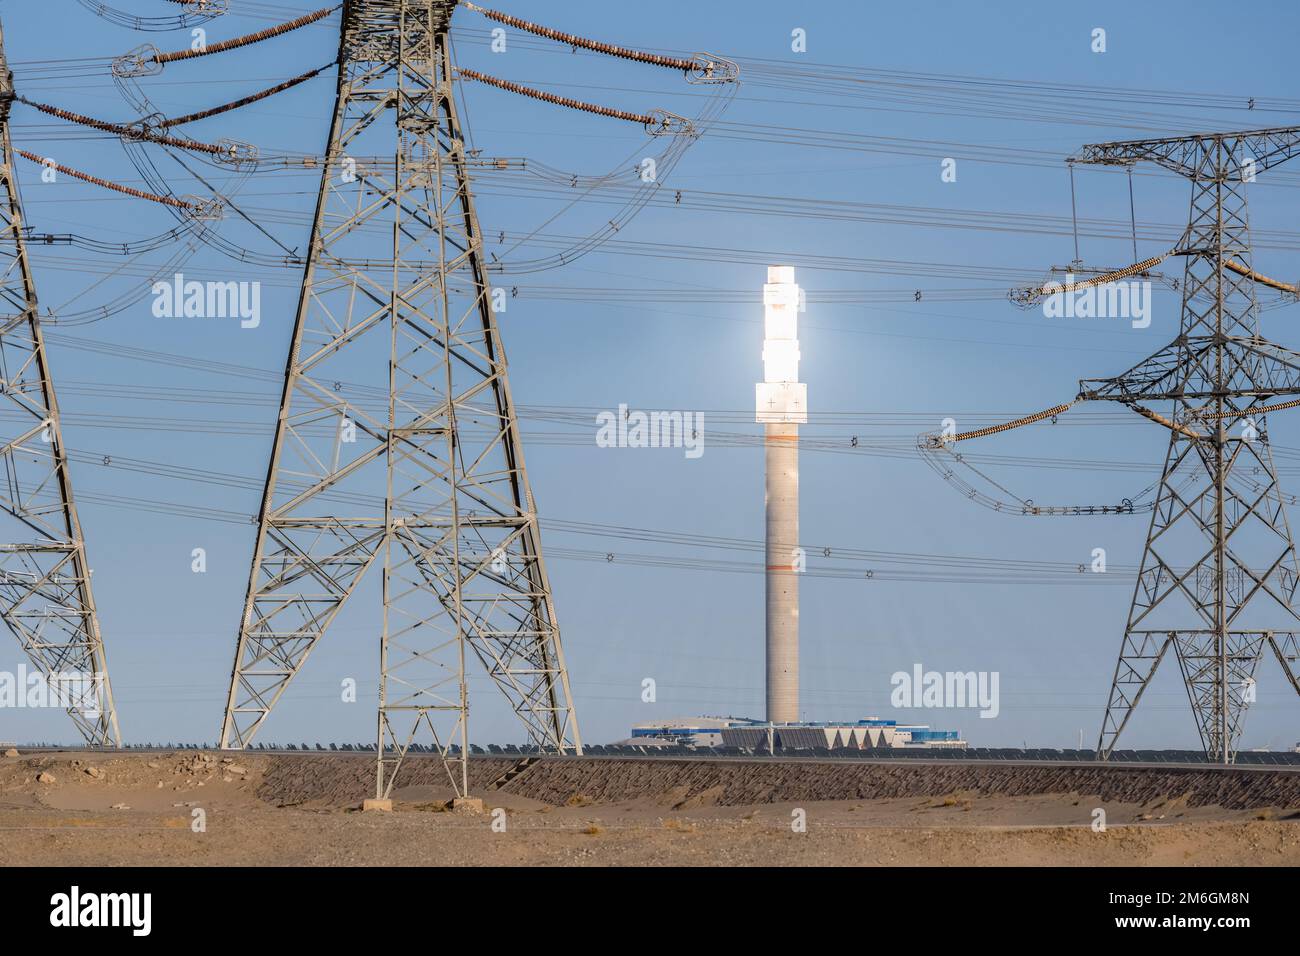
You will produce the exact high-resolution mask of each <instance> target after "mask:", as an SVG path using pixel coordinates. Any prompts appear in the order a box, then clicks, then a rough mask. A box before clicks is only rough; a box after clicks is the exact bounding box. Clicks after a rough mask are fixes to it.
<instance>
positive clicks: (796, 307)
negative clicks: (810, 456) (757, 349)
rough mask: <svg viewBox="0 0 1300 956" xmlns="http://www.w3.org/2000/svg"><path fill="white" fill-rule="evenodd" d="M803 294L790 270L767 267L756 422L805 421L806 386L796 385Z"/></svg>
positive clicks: (756, 392) (785, 267)
mask: <svg viewBox="0 0 1300 956" xmlns="http://www.w3.org/2000/svg"><path fill="white" fill-rule="evenodd" d="M802 304H803V294H802V291H801V290H800V289H799V287H798V286H797V285H795V281H794V267H793V266H768V267H767V284H766V285H764V286H763V331H764V338H763V381H761V382H759V383H758V385H757V386H755V391H754V412H755V415H756V418H757V421H759V422H774V423H784V424H795V425H802V424H804V423H805V422H807V421H808V386H807V385H805V384H804V383H803V382H801V381H799V312H800V308H801V306H802Z"/></svg>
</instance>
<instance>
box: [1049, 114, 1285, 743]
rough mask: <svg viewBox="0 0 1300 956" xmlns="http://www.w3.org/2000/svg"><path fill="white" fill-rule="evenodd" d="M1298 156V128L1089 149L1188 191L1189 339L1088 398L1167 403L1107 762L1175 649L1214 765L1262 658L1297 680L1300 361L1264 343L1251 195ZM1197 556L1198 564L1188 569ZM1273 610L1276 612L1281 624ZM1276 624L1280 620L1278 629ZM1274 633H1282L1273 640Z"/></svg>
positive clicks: (1111, 708)
mask: <svg viewBox="0 0 1300 956" xmlns="http://www.w3.org/2000/svg"><path fill="white" fill-rule="evenodd" d="M1297 154H1300V127H1289V128H1278V129H1263V130H1250V131H1245V132H1235V133H1203V134H1198V135H1194V136H1186V137H1177V138H1170V139H1155V140H1140V141H1131V142H1119V143H1103V144H1100V145H1092V146H1085V147H1084V148H1083V150H1082V151H1081V153H1080V154H1079V155H1077V156H1075V157H1074V161H1075V162H1077V163H1101V164H1109V165H1131V164H1134V163H1137V162H1143V161H1145V162H1153V163H1156V164H1157V165H1160V166H1162V167H1164V168H1165V169H1168V170H1172V171H1173V172H1175V173H1177V174H1179V175H1181V176H1185V177H1187V178H1188V179H1190V180H1191V183H1192V198H1191V212H1190V216H1189V221H1188V225H1187V231H1186V232H1185V233H1184V234H1183V236H1182V238H1181V239H1180V240H1179V243H1178V245H1177V246H1176V247H1175V250H1174V254H1176V255H1182V256H1183V257H1184V260H1185V273H1184V279H1183V284H1182V315H1181V324H1180V328H1179V335H1178V337H1177V338H1176V339H1175V340H1174V341H1173V342H1171V343H1170V344H1169V345H1167V346H1165V347H1164V348H1163V349H1161V350H1160V351H1158V352H1156V353H1155V354H1154V355H1152V356H1150V357H1149V358H1147V359H1145V360H1144V361H1142V362H1140V363H1139V364H1138V365H1136V366H1134V367H1133V368H1131V369H1129V370H1128V371H1127V372H1125V373H1124V374H1122V375H1120V376H1117V377H1115V378H1110V379H1091V380H1084V381H1082V382H1081V383H1080V396H1079V397H1080V398H1081V399H1088V400H1109V401H1116V402H1120V403H1122V404H1125V405H1129V406H1132V407H1137V408H1140V407H1141V406H1139V405H1138V403H1140V402H1165V401H1167V402H1171V403H1172V405H1173V413H1172V414H1171V415H1170V416H1169V419H1168V424H1170V425H1171V426H1172V427H1171V428H1170V439H1169V451H1168V453H1167V455H1166V458H1165V466H1164V473H1163V475H1162V478H1161V481H1160V487H1159V491H1158V494H1157V498H1156V506H1155V509H1154V511H1153V512H1152V518H1151V525H1150V530H1149V532H1148V534H1147V542H1146V548H1145V551H1144V553H1143V557H1142V563H1141V567H1140V571H1139V574H1138V580H1137V586H1136V588H1135V590H1134V595H1133V603H1132V609H1131V610H1130V612H1129V617H1128V624H1127V626H1126V628H1125V631H1124V641H1123V644H1122V645H1121V647H1120V653H1119V661H1118V663H1117V664H1116V668H1115V676H1114V680H1113V682H1112V685H1111V692H1110V700H1109V702H1108V704H1107V707H1106V716H1105V719H1104V722H1103V724H1102V729H1101V735H1100V738H1099V741H1098V752H1099V754H1100V755H1101V756H1102V757H1107V756H1109V754H1110V752H1111V750H1112V749H1113V748H1114V747H1115V743H1116V741H1117V740H1118V738H1119V735H1120V734H1121V733H1122V732H1123V730H1124V728H1125V726H1126V725H1127V724H1128V721H1129V718H1130V717H1131V716H1132V713H1133V709H1134V708H1135V707H1136V706H1137V705H1138V702H1139V701H1140V700H1141V698H1142V695H1143V693H1144V692H1145V691H1146V689H1147V687H1148V686H1149V685H1150V683H1151V680H1152V678H1153V677H1154V675H1155V672H1156V668H1157V667H1158V666H1159V664H1160V662H1161V660H1162V659H1163V658H1164V657H1165V655H1166V654H1167V653H1168V651H1169V649H1170V648H1171V647H1172V648H1173V651H1174V654H1175V656H1176V657H1177V660H1178V663H1179V667H1180V668H1181V670H1182V676H1183V681H1184V683H1185V684H1186V687H1187V693H1188V697H1189V699H1190V701H1191V704H1192V709H1193V711H1194V712H1195V714H1196V720H1197V729H1198V730H1199V732H1200V735H1201V742H1202V744H1203V745H1204V747H1205V752H1206V754H1207V755H1208V756H1210V757H1211V758H1212V759H1215V760H1220V761H1222V762H1224V763H1230V762H1231V761H1232V760H1233V758H1234V756H1235V753H1236V747H1237V739H1238V737H1239V735H1240V733H1241V731H1242V725H1243V718H1244V716H1245V712H1246V708H1247V706H1248V704H1249V703H1250V702H1251V701H1252V700H1253V699H1254V697H1255V670H1256V667H1257V665H1258V664H1259V660H1260V657H1261V656H1262V655H1263V653H1264V650H1265V649H1266V648H1271V649H1272V651H1273V654H1274V655H1275V656H1276V657H1277V660H1278V662H1279V663H1280V664H1281V665H1282V669H1283V671H1284V672H1285V674H1286V676H1287V678H1288V680H1289V682H1290V685H1291V687H1292V688H1293V689H1294V690H1295V691H1296V692H1297V694H1300V680H1297V660H1298V659H1300V645H1297V631H1296V630H1290V629H1289V628H1297V626H1298V622H1300V615H1297V613H1296V610H1295V607H1294V603H1293V602H1294V598H1295V591H1296V584H1297V580H1300V567H1298V566H1297V561H1296V551H1295V542H1294V540H1293V538H1292V535H1291V527H1290V523H1289V521H1288V519H1287V515H1286V510H1285V507H1284V500H1283V496H1282V493H1281V491H1280V489H1279V486H1278V481H1277V472H1276V469H1275V468H1274V465H1273V455H1272V450H1271V448H1270V445H1269V440H1268V429H1267V422H1266V416H1267V412H1268V411H1270V410H1274V411H1275V410H1278V408H1279V407H1292V405H1293V404H1294V403H1290V404H1288V403H1279V405H1275V406H1272V407H1270V406H1269V401H1270V400H1271V399H1272V398H1274V397H1275V396H1282V395H1297V394H1300V353H1298V352H1295V351H1293V350H1291V349H1288V348H1284V347H1283V346H1280V345H1275V344H1273V343H1271V342H1268V341H1266V340H1265V339H1264V338H1262V337H1261V336H1260V333H1259V317H1258V312H1259V308H1258V303H1257V301H1256V295H1255V289H1256V285H1257V284H1265V285H1271V286H1273V287H1275V288H1289V289H1291V290H1292V291H1294V287H1289V286H1286V285H1284V284H1282V283H1277V282H1274V281H1273V280H1269V279H1267V278H1266V277H1264V276H1261V275H1259V274H1257V273H1255V272H1254V270H1253V268H1252V265H1251V247H1250V229H1249V221H1248V217H1247V208H1246V189H1247V187H1248V186H1249V184H1250V183H1251V182H1253V181H1254V177H1255V175H1256V174H1257V173H1260V172H1263V171H1264V170H1267V169H1269V168H1271V167H1273V166H1276V165H1278V164H1279V163H1282V162H1284V161H1286V160H1288V159H1290V158H1292V157H1293V156H1295V155H1297ZM1189 556H1191V560H1190V562H1189V560H1188V557H1189ZM1269 612H1272V613H1271V614H1270V613H1269ZM1279 615H1280V620H1279ZM1275 628H1276V629H1275Z"/></svg>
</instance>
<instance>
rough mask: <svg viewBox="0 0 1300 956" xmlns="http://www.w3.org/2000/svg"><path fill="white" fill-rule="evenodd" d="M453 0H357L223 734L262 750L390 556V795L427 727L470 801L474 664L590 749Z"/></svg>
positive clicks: (546, 739)
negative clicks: (531, 453) (518, 406)
mask: <svg viewBox="0 0 1300 956" xmlns="http://www.w3.org/2000/svg"><path fill="white" fill-rule="evenodd" d="M456 3H457V0H349V2H347V3H346V4H345V5H344V10H343V24H342V44H341V49H340V56H339V64H340V66H339V74H338V95H337V101H336V106H335V111H334V119H333V125H332V128H331V132H330V141H329V146H328V150H327V153H326V161H325V166H324V169H323V171H322V179H321V187H320V194H319V198H318V201H317V207H316V217H315V224H314V226H313V228H312V237H311V246H310V257H309V262H308V265H307V267H306V271H305V274H304V278H303V287H302V294H301V299H300V301H299V306H298V313H297V320H296V323H295V327H294V332H293V342H292V346H291V349H290V355H289V361H288V367H287V370H286V376H285V385H284V393H283V398H282V401H281V406H280V415H279V422H278V425H277V428H276V435H275V442H274V446H273V450H272V453H271V461H270V468H269V471H268V474H267V480H266V488H265V494H264V497H263V502H262V508H261V513H260V516H259V519H258V531H257V543H256V550H255V552H254V555H253V562H252V572H251V575H250V578H249V586H248V594H247V599H246V602H245V606H244V614H243V619H242V621H241V625H240V630H239V641H238V647H237V650H236V657H235V665H234V673H233V675H232V679H231V684H230V694H229V699H228V703H227V707H226V713H225V720H224V724H223V727H222V732H221V745H222V746H223V747H226V748H241V747H244V746H246V745H247V744H248V742H249V741H250V740H251V739H252V737H253V735H254V734H255V733H256V732H257V730H258V728H259V727H260V726H261V725H262V722H263V721H264V720H265V719H266V716H267V715H268V714H269V713H270V711H271V708H272V707H273V706H274V705H275V703H276V701H277V700H279V698H280V696H281V694H282V693H283V692H284V690H285V688H286V687H287V686H288V684H289V682H290V680H292V679H293V677H294V675H295V674H297V673H298V671H299V669H300V668H301V667H302V666H303V663H304V661H305V660H306V659H307V656H308V654H309V653H310V652H311V650H312V648H313V647H314V646H315V645H316V643H317V641H319V640H320V639H321V637H322V636H323V635H324V634H325V632H326V630H327V629H328V628H329V626H330V624H331V622H332V621H333V620H334V619H335V616H336V615H337V614H338V612H339V610H340V609H341V608H342V607H343V605H344V603H345V602H346V601H347V599H348V598H349V596H351V595H352V594H353V592H354V591H355V590H356V589H357V587H358V584H359V582H360V581H361V579H362V576H363V575H364V573H365V572H366V570H367V569H368V568H369V567H370V566H371V565H372V564H375V563H380V564H382V566H383V567H382V581H381V583H380V587H381V589H382V625H381V626H380V627H379V628H377V630H379V632H380V636H381V640H380V687H379V717H378V762H379V766H378V776H377V784H376V793H377V795H378V796H380V797H383V796H386V795H387V794H388V792H389V791H390V790H391V787H392V782H393V779H394V776H395V775H396V772H397V769H398V766H399V765H400V763H401V760H402V758H403V756H404V755H405V753H406V752H407V748H408V747H409V746H410V744H411V743H412V742H413V741H414V740H415V737H416V734H417V732H419V731H421V729H422V728H425V729H427V730H428V731H430V732H431V733H432V737H433V742H434V745H435V746H436V747H437V748H438V750H439V751H440V752H441V753H442V755H443V759H444V760H445V761H447V763H448V769H449V772H450V775H451V777H452V782H453V785H454V786H455V787H456V789H457V792H458V793H462V794H463V793H464V792H465V790H466V788H467V787H468V777H467V771H466V760H465V757H466V752H467V750H468V743H469V735H468V712H469V701H468V691H467V685H466V659H467V657H470V656H473V657H476V658H477V659H478V660H479V662H480V663H481V664H482V665H483V666H484V667H485V668H486V671H487V674H488V675H489V676H490V677H491V678H492V680H493V681H494V682H495V684H496V685H497V686H498V687H499V688H500V689H501V690H502V691H503V692H504V693H505V695H506V697H507V698H508V699H509V702H510V704H511V706H512V707H513V709H514V711H515V712H516V713H517V714H518V716H519V717H520V718H521V720H522V721H523V723H524V726H525V728H526V729H527V732H528V735H529V737H530V739H531V741H532V742H534V743H536V744H538V745H540V746H542V747H544V748H547V749H550V750H556V751H561V752H563V751H569V750H577V751H578V752H581V749H580V748H581V741H580V738H579V735H578V725H577V719H576V716H575V712H574V707H573V702H572V698H571V695H570V691H569V680H568V673H567V670H566V668H565V663H564V655H563V651H562V649H561V645H560V632H559V628H558V626H557V624H556V619H555V610H554V606H553V603H552V599H551V587H550V583H549V581H548V578H547V572H546V565H545V563H544V561H543V559H542V552H541V545H540V539H539V533H538V521H537V515H536V509H535V507H534V504H533V496H532V492H531V490H530V488H529V484H528V475H527V472H526V471H525V468H524V458H523V448H522V445H521V442H520V436H519V426H518V421H517V419H516V415H515V408H514V405H513V403H512V400H511V395H510V385H509V380H508V377H507V372H506V359H505V353H504V352H503V350H502V345H501V337H500V333H499V331H498V328H497V320H496V316H495V313H494V302H493V294H492V290H491V288H490V287H489V285H488V280H487V275H486V269H485V263H484V252H483V240H482V232H481V231H480V229H479V224H478V218H477V215H476V213H475V209H474V200H473V197H472V195H471V193H470V182H469V176H468V168H469V166H470V165H471V164H472V163H473V160H472V159H471V158H469V157H468V156H467V154H466V149H465V143H464V137H463V134H462V125H461V120H460V117H459V115H458V112H457V106H456V103H455V97H454V93H455V87H454V82H453V75H454V71H453V66H452V63H451V60H450V57H449V50H448V36H447V31H448V28H449V25H450V20H451V16H452V12H453V11H454V9H455V7H456ZM376 243H378V244H381V245H382V246H383V250H382V252H379V253H378V254H376V253H377V250H376ZM368 396H373V397H368ZM457 738H459V747H460V753H459V757H457V756H456V755H455V754H454V753H453V752H452V751H451V749H450V748H451V747H452V745H453V743H454V742H455V741H456V740H457ZM457 765H458V766H457Z"/></svg>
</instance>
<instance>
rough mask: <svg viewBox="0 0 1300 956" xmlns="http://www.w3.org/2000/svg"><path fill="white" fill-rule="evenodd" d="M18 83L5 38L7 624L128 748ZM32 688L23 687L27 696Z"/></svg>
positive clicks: (2, 367) (1, 330)
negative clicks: (54, 353) (42, 281)
mask: <svg viewBox="0 0 1300 956" xmlns="http://www.w3.org/2000/svg"><path fill="white" fill-rule="evenodd" d="M13 99H14V87H13V76H12V75H11V73H10V72H9V66H8V62H7V61H6V59H5V55H4V36H3V32H2V31H0V139H2V140H3V146H4V156H3V165H0V405H3V407H4V409H5V410H6V411H7V412H8V414H5V415H2V416H0V421H3V422H4V425H3V427H2V428H0V469H3V484H0V618H3V620H4V622H5V624H6V625H7V626H8V628H9V630H10V631H12V632H13V634H14V636H15V637H17V638H18V643H19V644H20V645H21V646H22V649H23V652H24V653H25V654H26V655H27V657H28V658H29V659H30V660H31V662H32V664H33V665H34V666H35V667H36V669H37V671H38V672H39V673H40V675H42V677H43V679H44V681H45V685H46V688H47V690H48V691H49V694H48V696H47V700H48V701H49V702H50V703H51V704H59V705H62V706H64V707H66V709H67V712H68V716H70V717H71V718H72V720H73V723H75V724H76V725H77V729H78V730H79V731H80V732H81V734H82V736H83V737H84V738H85V739H86V742H87V743H89V744H91V745H93V746H105V745H107V746H118V745H120V744H121V742H122V738H121V734H120V733H119V731H118V725H117V711H116V709H115V708H114V705H113V692H112V687H111V685H110V684H109V680H108V662H107V660H106V658H105V654H104V641H103V638H102V636H101V634H100V630H99V617H98V615H97V614H96V612H95V599H94V597H93V595H92V593H91V587H90V569H89V567H88V566H87V564H86V548H85V541H84V539H83V538H82V534H81V523H80V521H79V520H78V518H77V509H76V506H75V504H74V503H73V499H72V485H71V482H70V480H69V477H68V458H67V450H66V448H65V447H64V444H63V434H62V432H61V430H60V426H59V405H58V402H57V401H56V400H55V396H54V381H53V379H52V378H51V376H50V366H49V358H48V355H47V353H46V351H45V340H44V336H43V333H42V331H41V323H40V317H39V314H38V307H37V301H36V287H35V284H34V283H33V281H32V272H31V266H30V263H29V262H28V259H27V247H26V243H25V242H24V241H23V215H22V207H21V205H20V202H19V197H18V183H17V181H16V179H15V174H14V151H13V145H12V144H11V142H10V139H9V110H10V107H11V105H12V104H13ZM27 690H28V688H26V687H21V686H20V687H17V688H16V692H17V693H20V694H21V693H26V692H27Z"/></svg>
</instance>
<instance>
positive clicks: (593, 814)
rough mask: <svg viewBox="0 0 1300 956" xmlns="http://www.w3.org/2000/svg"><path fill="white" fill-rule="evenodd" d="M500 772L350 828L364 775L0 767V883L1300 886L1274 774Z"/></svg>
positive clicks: (571, 762)
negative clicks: (788, 873)
mask: <svg viewBox="0 0 1300 956" xmlns="http://www.w3.org/2000/svg"><path fill="white" fill-rule="evenodd" d="M515 765H516V761H513V760H510V759H498V758H481V759H476V760H473V761H471V781H470V783H471V791H472V792H474V793H475V794H476V795H479V796H482V797H483V799H484V802H485V812H484V813H481V814H480V813H472V812H451V811H449V810H447V809H445V806H444V805H445V803H446V801H447V800H448V798H449V797H450V796H451V795H452V794H451V790H450V787H449V786H448V781H447V776H446V773H445V771H444V770H443V768H442V765H441V764H440V763H439V762H437V761H435V760H430V759H428V758H412V759H410V760H409V761H408V762H407V765H406V767H405V769H404V771H403V776H402V778H401V779H400V780H399V781H398V782H399V787H398V788H397V789H396V790H395V791H394V794H393V796H394V810H393V812H391V813H382V812H381V813H361V812H359V811H358V810H357V809H356V808H357V807H358V806H359V805H360V801H361V799H362V798H363V797H366V796H372V795H373V792H372V791H373V787H374V777H373V773H374V765H373V757H367V756H365V755H364V754H361V755H329V756H315V755H306V754H305V755H300V756H294V755H274V756H273V755H258V754H253V753H249V754H238V755H234V756H231V755H227V754H221V753H199V752H194V751H181V752H177V753H170V754H129V755H123V754H105V755H97V756H90V755H87V754H84V753H78V754H36V755H26V754H23V755H19V756H16V757H0V828H2V829H3V830H4V831H5V837H4V839H3V840H0V865H8V866H11V865H23V864H29V865H36V864H44V865H51V864H53V865H77V866H92V865H93V866H102V865H132V864H134V865H147V864H159V863H161V864H175V865H227V864H276V865H294V866H297V865H308V866H312V865H327V866H336V865H354V864H370V865H375V864H389V865H513V866H543V865H573V864H580V865H614V866H622V865H626V866H654V865H746V864H755V865H759V864H762V865H782V866H798V865H944V864H965V865H970V864H975V865H994V866H996V865H1019V864H1028V865H1059V864H1065V865H1077V866H1119V865H1166V866H1167V865H1236V866H1266V865H1287V866H1295V865H1297V864H1300V825H1298V824H1300V812H1297V811H1300V791H1297V789H1296V788H1297V787H1300V773H1291V772H1287V771H1273V770H1269V771H1257V770H1237V769H1234V770H1227V771H1216V770H1181V769H1173V768H1171V769H1160V770H1145V769H1140V768H1124V767H1114V768H1093V767H1064V768H1054V767H1022V766H1011V765H994V766H987V767H986V766H975V767H972V766H970V765H955V764H954V765H949V764H924V765H921V764H916V765H913V764H909V765H905V766H899V765H897V764H884V765H882V764H862V763H844V762H836V761H831V762H825V763H819V762H806V763H805V762H794V761H788V762H766V761H757V762H739V761H704V760H579V759H566V760H541V761H537V762H535V763H534V764H532V765H531V766H529V767H528V768H527V769H524V770H523V771H522V772H520V773H518V774H517V775H516V776H514V777H513V778H512V779H511V780H510V781H509V783H507V784H505V785H504V786H501V787H499V788H498V789H493V784H494V783H495V782H497V781H499V780H500V778H501V777H502V775H503V774H504V773H505V772H506V771H508V770H511V769H512V768H513V767H515ZM1098 809H1100V810H1103V811H1104V813H1105V821H1106V824H1107V826H1106V829H1105V830H1104V831H1098V830H1095V829H1094V828H1093V822H1094V820H1095V819H1096V811H1097V810H1098ZM801 821H802V822H803V823H804V824H805V826H804V827H802V828H800V827H799V826H798V824H799V823H800V822H801Z"/></svg>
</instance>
